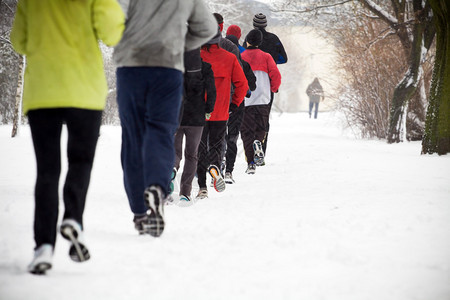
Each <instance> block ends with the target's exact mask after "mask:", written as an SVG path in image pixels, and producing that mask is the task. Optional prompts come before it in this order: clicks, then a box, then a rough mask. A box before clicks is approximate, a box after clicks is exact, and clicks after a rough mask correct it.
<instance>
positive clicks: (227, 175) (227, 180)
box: [225, 172, 234, 184]
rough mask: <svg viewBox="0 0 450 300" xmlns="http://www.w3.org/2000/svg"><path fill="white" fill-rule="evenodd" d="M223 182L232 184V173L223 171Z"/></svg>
mask: <svg viewBox="0 0 450 300" xmlns="http://www.w3.org/2000/svg"><path fill="white" fill-rule="evenodd" d="M225 183H226V184H233V183H234V179H233V175H232V174H231V172H226V173H225Z"/></svg>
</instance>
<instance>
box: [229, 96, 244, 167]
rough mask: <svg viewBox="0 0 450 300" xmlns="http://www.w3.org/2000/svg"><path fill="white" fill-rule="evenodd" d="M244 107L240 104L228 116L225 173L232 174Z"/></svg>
mask: <svg viewBox="0 0 450 300" xmlns="http://www.w3.org/2000/svg"><path fill="white" fill-rule="evenodd" d="M244 110H245V105H244V103H242V104H241V105H240V106H239V107H238V108H237V109H236V111H235V112H233V113H232V114H231V115H230V118H229V119H228V124H227V127H228V133H227V137H226V141H227V150H226V154H225V160H226V172H230V173H231V172H233V170H234V163H235V162H236V155H237V140H238V138H239V131H240V129H241V124H242V121H243V119H244Z"/></svg>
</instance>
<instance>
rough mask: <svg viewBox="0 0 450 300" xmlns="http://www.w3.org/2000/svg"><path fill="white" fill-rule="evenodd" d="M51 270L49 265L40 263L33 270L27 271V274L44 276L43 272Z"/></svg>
mask: <svg viewBox="0 0 450 300" xmlns="http://www.w3.org/2000/svg"><path fill="white" fill-rule="evenodd" d="M51 268H52V264H51V263H46V262H41V263H38V264H37V265H35V266H34V268H33V269H31V270H29V272H30V273H31V274H35V275H45V272H46V271H47V270H50V269H51Z"/></svg>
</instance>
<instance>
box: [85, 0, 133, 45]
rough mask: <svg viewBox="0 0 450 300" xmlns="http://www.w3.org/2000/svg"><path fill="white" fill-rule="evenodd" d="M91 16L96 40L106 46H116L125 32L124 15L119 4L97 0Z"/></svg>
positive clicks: (113, 1) (110, 0) (111, 0)
mask: <svg viewBox="0 0 450 300" xmlns="http://www.w3.org/2000/svg"><path fill="white" fill-rule="evenodd" d="M92 15H93V17H92V18H93V24H94V29H95V33H96V36H97V38H98V39H100V40H102V41H103V43H105V44H106V45H107V46H115V45H117V44H118V43H119V42H120V39H121V38H122V34H123V31H124V30H125V15H124V13H123V10H122V8H121V7H120V5H119V3H118V2H117V1H116V0H97V1H95V2H94V8H93V13H92Z"/></svg>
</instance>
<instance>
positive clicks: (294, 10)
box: [277, 0, 354, 13]
mask: <svg viewBox="0 0 450 300" xmlns="http://www.w3.org/2000/svg"><path fill="white" fill-rule="evenodd" d="M353 1H354V0H344V1H341V2H338V3H333V4H325V5H313V6H312V7H308V8H306V9H304V10H296V9H280V10H277V11H278V12H295V13H309V12H313V11H318V10H321V9H324V8H329V7H334V6H339V5H343V4H345V3H348V2H353Z"/></svg>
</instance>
